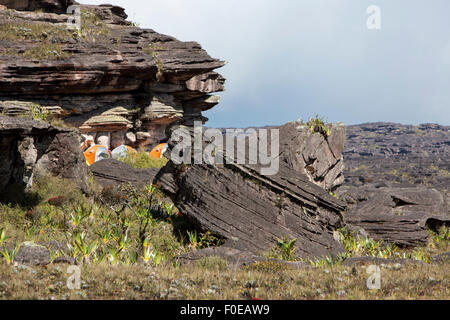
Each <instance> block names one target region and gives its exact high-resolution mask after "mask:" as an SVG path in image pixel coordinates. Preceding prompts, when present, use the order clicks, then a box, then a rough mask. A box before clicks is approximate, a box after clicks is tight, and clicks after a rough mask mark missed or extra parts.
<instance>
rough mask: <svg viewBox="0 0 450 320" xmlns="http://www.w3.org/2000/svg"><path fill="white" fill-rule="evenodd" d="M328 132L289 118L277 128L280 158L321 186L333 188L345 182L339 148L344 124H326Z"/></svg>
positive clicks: (341, 145)
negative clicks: (325, 132) (288, 121)
mask: <svg viewBox="0 0 450 320" xmlns="http://www.w3.org/2000/svg"><path fill="white" fill-rule="evenodd" d="M329 126H330V127H331V129H330V133H329V135H327V134H323V133H321V132H315V131H312V130H311V128H310V127H309V126H307V125H305V124H303V123H302V122H290V123H288V124H286V125H284V126H281V127H279V129H280V150H281V154H280V160H281V161H284V162H286V163H287V164H288V165H289V166H290V167H292V168H293V169H294V170H296V171H298V172H300V173H302V174H304V175H306V176H307V177H308V178H309V180H310V181H311V182H313V183H315V184H317V185H319V186H320V187H322V188H324V189H326V190H329V191H333V190H335V189H336V188H338V187H339V186H341V185H342V183H343V182H344V173H343V171H344V161H343V156H342V152H343V150H344V143H345V140H346V127H345V126H344V125H343V124H342V123H336V124H332V125H331V124H329Z"/></svg>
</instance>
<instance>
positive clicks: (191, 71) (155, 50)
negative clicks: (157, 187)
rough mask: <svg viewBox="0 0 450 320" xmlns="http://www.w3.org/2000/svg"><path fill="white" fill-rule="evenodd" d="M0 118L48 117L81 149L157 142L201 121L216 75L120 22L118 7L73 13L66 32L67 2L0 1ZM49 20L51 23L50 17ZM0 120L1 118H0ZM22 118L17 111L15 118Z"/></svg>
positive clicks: (185, 49)
mask: <svg viewBox="0 0 450 320" xmlns="http://www.w3.org/2000/svg"><path fill="white" fill-rule="evenodd" d="M0 3H1V4H3V5H5V6H6V7H8V8H11V9H17V10H35V9H40V10H41V11H39V12H26V11H16V10H5V9H3V10H2V9H0V48H1V49H0V108H2V110H3V111H4V114H8V115H14V114H15V113H19V112H21V110H24V109H26V108H27V107H26V106H27V104H33V105H39V106H41V107H44V108H50V107H51V108H50V109H51V110H52V111H54V112H53V113H54V114H53V116H60V117H62V118H63V119H64V121H65V122H66V123H67V124H70V125H72V126H74V127H76V128H79V129H80V130H81V131H82V133H83V135H84V138H85V139H92V140H94V142H95V143H102V144H105V145H106V146H107V147H109V148H114V147H116V146H118V145H120V144H123V143H127V144H129V145H131V146H133V147H140V146H147V145H153V144H156V143H159V142H161V141H164V140H166V139H167V138H168V137H167V133H166V129H167V128H168V127H170V126H171V125H172V124H174V123H179V124H183V123H190V122H192V121H193V120H200V121H205V120H206V119H205V118H203V117H202V116H201V112H202V111H204V110H208V109H210V108H212V107H214V106H215V105H216V104H217V103H218V102H219V97H218V96H214V95H211V93H213V92H216V91H223V90H224V81H225V80H224V78H223V77H222V76H220V75H219V74H217V73H215V72H214V71H213V70H214V69H216V68H219V67H221V66H223V65H224V62H223V61H219V60H217V59H213V58H211V57H210V56H209V55H208V54H207V53H206V52H205V51H204V50H203V49H202V48H201V46H200V45H199V44H198V43H196V42H181V41H178V40H176V39H175V38H173V37H170V36H166V35H162V34H159V33H157V32H155V31H153V30H150V29H140V28H137V27H135V26H133V25H132V24H131V23H130V22H128V21H126V18H127V15H126V14H125V13H124V10H123V9H122V8H120V7H116V6H111V5H102V6H86V5H81V6H80V8H81V25H80V28H78V29H77V28H75V29H74V28H68V25H67V21H70V20H71V19H72V18H73V16H70V15H67V14H64V12H65V10H66V8H67V6H68V5H69V4H71V3H72V1H56V0H54V1H48V0H45V1H44V0H42V1H38V0H29V1H7V0H6V1H2V2H0ZM50 12H51V13H50ZM5 110H6V111H5ZM25 111H26V110H25Z"/></svg>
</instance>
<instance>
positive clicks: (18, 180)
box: [0, 116, 87, 188]
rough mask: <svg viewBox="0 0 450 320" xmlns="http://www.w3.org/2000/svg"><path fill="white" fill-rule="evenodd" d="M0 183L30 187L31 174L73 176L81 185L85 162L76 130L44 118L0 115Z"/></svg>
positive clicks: (84, 175) (70, 177)
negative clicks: (53, 123) (55, 124)
mask: <svg viewBox="0 0 450 320" xmlns="http://www.w3.org/2000/svg"><path fill="white" fill-rule="evenodd" d="M0 132H1V135H0V145H1V147H2V150H3V151H4V152H2V155H1V157H0V187H5V186H7V185H9V184H19V185H22V186H23V187H24V188H30V187H31V185H32V181H33V175H34V174H36V173H37V174H42V175H45V174H48V173H49V174H52V175H55V176H59V177H61V178H67V179H74V180H76V181H77V182H78V183H79V185H80V186H81V187H83V188H85V187H86V183H87V166H86V162H85V160H84V157H83V155H82V153H81V152H80V150H79V145H80V141H81V137H80V135H79V133H77V132H75V131H73V130H71V129H66V128H57V127H53V126H51V125H50V124H48V123H46V122H43V121H34V120H30V119H25V118H13V117H5V116H0Z"/></svg>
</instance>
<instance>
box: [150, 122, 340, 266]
mask: <svg viewBox="0 0 450 320" xmlns="http://www.w3.org/2000/svg"><path fill="white" fill-rule="evenodd" d="M270 129H277V130H279V134H280V149H279V153H278V154H270V156H271V158H272V159H273V160H274V161H278V163H279V170H278V171H277V172H274V174H270V175H264V174H262V172H263V170H262V168H263V167H264V166H263V165H261V164H251V161H250V160H251V154H252V147H253V148H255V147H256V146H258V145H259V139H261V135H260V134H257V139H256V140H254V141H256V143H253V144H251V145H247V149H245V150H241V151H239V148H238V147H237V146H238V145H239V143H238V141H239V139H246V138H249V139H250V137H249V135H251V134H252V133H251V132H253V131H247V132H244V133H242V134H236V138H235V143H234V147H235V148H234V151H235V152H234V157H231V156H230V152H229V150H230V149H229V150H228V151H227V147H226V145H224V146H221V147H222V148H224V149H222V150H224V151H220V150H217V153H216V155H217V156H218V157H223V159H222V160H223V161H222V162H223V163H224V164H223V165H218V164H216V165H207V164H194V165H185V164H183V165H174V164H173V163H169V165H168V166H166V167H165V168H163V169H162V170H161V171H160V172H159V173H158V175H157V176H156V178H155V181H154V183H155V184H156V185H158V186H160V187H161V188H162V190H164V191H165V192H166V194H168V195H170V197H171V198H172V200H173V202H174V203H175V205H176V206H177V208H178V209H179V210H180V212H182V214H183V215H185V216H186V217H188V218H189V219H190V220H191V221H192V222H193V223H194V224H195V225H196V226H197V227H198V228H199V229H201V230H209V231H211V232H213V233H215V234H217V235H219V236H220V237H223V238H225V239H226V240H227V241H226V243H225V246H226V247H227V248H233V250H239V251H243V252H251V253H253V254H256V255H258V254H259V255H260V254H262V253H265V252H267V251H268V250H270V248H272V247H274V246H276V245H277V240H278V239H283V238H284V237H288V238H289V239H294V238H295V239H297V242H296V248H297V251H296V254H297V256H298V257H322V256H327V255H329V254H332V255H337V254H339V253H341V252H342V250H343V247H342V245H341V244H340V243H339V239H336V237H335V234H334V232H335V231H337V229H339V228H340V227H342V226H343V220H342V215H341V212H342V211H343V210H344V209H345V203H344V202H342V201H340V200H338V199H337V198H335V197H333V196H332V195H330V193H329V191H327V190H325V188H323V187H321V186H319V185H320V184H321V183H322V182H323V181H325V180H327V179H326V177H327V176H328V174H329V175H330V176H332V177H333V178H328V180H327V181H329V184H328V186H330V187H331V186H337V185H339V184H340V183H341V181H342V179H341V173H342V172H341V171H342V168H340V171H339V173H338V174H336V173H333V168H336V164H337V163H339V162H340V161H341V160H342V159H341V158H342V155H341V154H340V152H342V150H343V144H344V140H345V129H344V128H343V127H342V126H340V125H337V126H336V129H335V130H332V131H331V134H330V136H329V137H324V136H323V135H322V134H321V133H320V132H312V131H311V130H310V129H309V128H307V127H306V126H304V125H303V124H302V123H301V122H292V123H288V124H286V125H285V126H282V127H277V128H275V127H271V128H270ZM190 132H191V134H193V135H195V133H194V132H193V131H190ZM334 135H336V136H334ZM203 138H204V142H205V141H206V142H209V140H208V139H206V138H205V137H203ZM264 138H265V137H264ZM194 139H195V137H194ZM227 140H228V139H227ZM271 141H272V140H270V139H269V143H268V149H269V150H272V146H271V143H272V142H271ZM215 142H216V141H215ZM169 145H170V146H173V145H174V144H173V143H172V141H170V142H169ZM205 145H208V143H205ZM216 145H217V144H216ZM219 145H220V144H219ZM219 145H217V146H219ZM204 150H206V149H205V148H204ZM324 150H328V153H326V152H325V151H324ZM331 150H334V152H335V155H336V156H334V155H333V154H332V151H331ZM321 151H324V154H319V153H320V152H321ZM240 152H241V153H245V154H243V157H244V160H245V161H243V162H244V163H243V164H240V162H239V160H238V159H239V154H240ZM259 152H261V150H259ZM194 154H195V153H194ZM229 159H234V161H232V162H230V161H228V160H229ZM305 159H306V161H305ZM192 163H193V162H192ZM307 166H311V167H313V168H314V171H315V172H316V171H320V173H319V174H317V176H316V177H320V178H321V179H317V180H316V179H315V178H314V176H313V175H312V173H311V172H308V171H307V168H306V167H307ZM311 171H312V170H311ZM317 184H319V185H317Z"/></svg>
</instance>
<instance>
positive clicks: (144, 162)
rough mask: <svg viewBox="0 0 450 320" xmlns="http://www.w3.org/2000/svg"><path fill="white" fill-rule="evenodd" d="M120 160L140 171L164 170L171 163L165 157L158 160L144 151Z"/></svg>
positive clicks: (131, 153)
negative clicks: (149, 169)
mask: <svg viewBox="0 0 450 320" xmlns="http://www.w3.org/2000/svg"><path fill="white" fill-rule="evenodd" d="M119 160H120V161H122V162H125V163H126V164H129V165H130V166H132V167H133V168H138V169H148V168H162V167H164V166H165V165H166V164H167V162H169V160H168V159H167V158H165V157H162V158H161V159H158V158H155V157H152V156H150V153H148V152H147V151H145V150H144V149H141V150H139V152H137V153H133V152H129V153H128V155H127V156H126V157H124V158H121V159H119Z"/></svg>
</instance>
